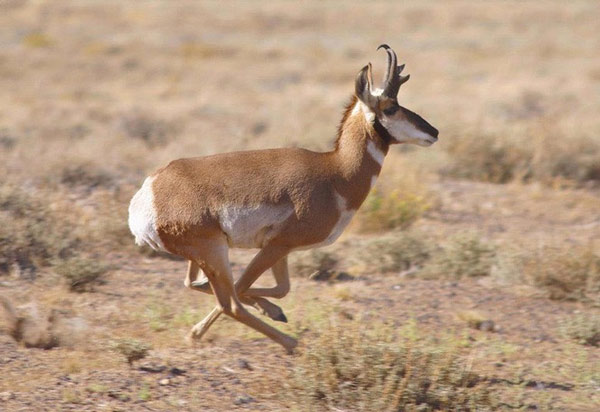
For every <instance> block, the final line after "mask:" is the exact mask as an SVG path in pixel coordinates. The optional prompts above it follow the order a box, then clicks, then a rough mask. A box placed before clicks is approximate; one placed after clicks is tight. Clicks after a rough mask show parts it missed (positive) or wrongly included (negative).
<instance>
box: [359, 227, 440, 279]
mask: <svg viewBox="0 0 600 412" xmlns="http://www.w3.org/2000/svg"><path fill="white" fill-rule="evenodd" d="M429 253H430V248H429V247H428V246H427V245H426V244H425V242H424V241H423V240H421V239H420V238H419V237H418V236H416V235H415V234H412V233H408V232H402V231H395V232H393V233H389V234H386V235H384V236H378V237H377V238H372V239H367V240H364V241H362V242H360V243H359V244H358V245H357V246H355V247H354V248H353V252H352V253H351V254H349V256H348V260H349V262H350V265H351V270H352V271H359V272H361V273H386V272H400V271H403V270H408V269H410V268H412V267H416V266H421V265H423V264H424V263H425V261H427V259H428V258H429V256H430V255H429Z"/></svg>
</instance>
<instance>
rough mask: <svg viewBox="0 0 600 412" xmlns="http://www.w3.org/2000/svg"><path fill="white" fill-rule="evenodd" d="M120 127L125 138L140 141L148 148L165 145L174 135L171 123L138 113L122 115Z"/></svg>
mask: <svg viewBox="0 0 600 412" xmlns="http://www.w3.org/2000/svg"><path fill="white" fill-rule="evenodd" d="M120 126H121V129H122V131H123V132H124V133H125V135H126V136H127V137H130V138H133V139H140V140H142V141H143V142H144V143H145V144H146V145H148V146H149V147H156V146H160V145H163V144H165V143H167V141H168V139H169V137H171V136H172V135H173V134H174V133H175V128H174V126H173V125H172V124H171V123H169V122H166V121H164V120H162V119H158V118H156V117H155V116H153V115H150V114H148V113H142V112H140V111H132V112H130V113H127V114H124V115H123V116H122V117H121V122H120Z"/></svg>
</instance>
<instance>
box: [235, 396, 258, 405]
mask: <svg viewBox="0 0 600 412" xmlns="http://www.w3.org/2000/svg"><path fill="white" fill-rule="evenodd" d="M250 402H254V398H253V397H252V396H248V395H242V396H239V397H238V398H237V399H236V400H235V401H234V402H233V403H234V404H236V405H245V404H247V403H250Z"/></svg>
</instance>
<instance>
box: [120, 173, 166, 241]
mask: <svg viewBox="0 0 600 412" xmlns="http://www.w3.org/2000/svg"><path fill="white" fill-rule="evenodd" d="M153 181H154V178H153V177H147V178H146V180H145V181H144V184H143V185H142V187H141V188H140V190H138V191H137V193H136V194H135V195H134V196H133V198H132V199H131V203H129V230H131V233H133V235H134V236H135V243H137V244H138V245H140V246H141V245H143V244H144V243H146V244H148V245H150V247H152V249H154V250H161V251H166V250H165V246H164V245H163V243H162V241H161V240H160V237H159V236H158V232H157V230H156V209H155V208H154V193H153V192H152V182H153Z"/></svg>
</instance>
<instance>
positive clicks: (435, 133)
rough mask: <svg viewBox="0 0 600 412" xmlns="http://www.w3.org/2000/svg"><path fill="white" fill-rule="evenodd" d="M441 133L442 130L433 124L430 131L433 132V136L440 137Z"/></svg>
mask: <svg viewBox="0 0 600 412" xmlns="http://www.w3.org/2000/svg"><path fill="white" fill-rule="evenodd" d="M439 133H440V132H439V131H438V129H436V128H435V127H433V126H431V132H430V134H431V135H432V136H433V137H435V138H436V139H437V137H438V134H439Z"/></svg>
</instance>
